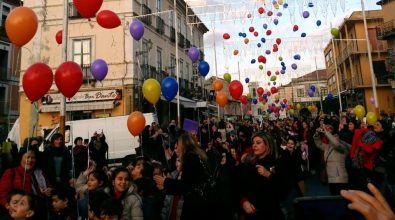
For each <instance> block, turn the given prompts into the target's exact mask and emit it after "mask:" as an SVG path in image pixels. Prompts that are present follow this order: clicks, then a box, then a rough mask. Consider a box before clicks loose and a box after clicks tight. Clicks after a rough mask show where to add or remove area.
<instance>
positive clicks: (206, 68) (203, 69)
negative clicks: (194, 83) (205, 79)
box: [198, 60, 210, 76]
mask: <svg viewBox="0 0 395 220" xmlns="http://www.w3.org/2000/svg"><path fill="white" fill-rule="evenodd" d="M198 70H199V73H200V75H202V76H207V74H208V72H210V65H209V64H208V63H207V62H206V61H204V60H203V61H201V62H200V63H199V66H198Z"/></svg>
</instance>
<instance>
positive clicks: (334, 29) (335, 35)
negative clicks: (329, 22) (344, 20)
mask: <svg viewBox="0 0 395 220" xmlns="http://www.w3.org/2000/svg"><path fill="white" fill-rule="evenodd" d="M331 34H332V36H333V37H334V38H336V37H338V36H339V29H337V28H332V29H331Z"/></svg>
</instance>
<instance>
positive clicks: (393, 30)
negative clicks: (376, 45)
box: [377, 19, 395, 40]
mask: <svg viewBox="0 0 395 220" xmlns="http://www.w3.org/2000/svg"><path fill="white" fill-rule="evenodd" d="M392 35H395V19H394V20H391V21H388V22H385V23H383V24H381V25H379V26H377V38H378V39H380V40H385V39H387V38H388V37H390V36H392Z"/></svg>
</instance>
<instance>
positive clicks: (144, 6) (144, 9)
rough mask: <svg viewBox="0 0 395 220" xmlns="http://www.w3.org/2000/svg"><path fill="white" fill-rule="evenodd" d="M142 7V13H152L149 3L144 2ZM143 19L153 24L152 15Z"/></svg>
mask: <svg viewBox="0 0 395 220" xmlns="http://www.w3.org/2000/svg"><path fill="white" fill-rule="evenodd" d="M142 8H143V11H142V15H149V14H151V9H150V8H149V7H148V5H146V4H143V5H142ZM141 21H142V22H144V23H145V24H147V25H151V24H152V20H151V16H145V17H142V18H141Z"/></svg>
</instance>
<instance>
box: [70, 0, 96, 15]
mask: <svg viewBox="0 0 395 220" xmlns="http://www.w3.org/2000/svg"><path fill="white" fill-rule="evenodd" d="M73 3H74V6H75V7H76V8H77V10H78V12H79V14H80V15H81V16H82V17H84V18H91V17H95V15H96V12H97V11H99V9H100V7H101V5H102V4H103V0H73Z"/></svg>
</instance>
